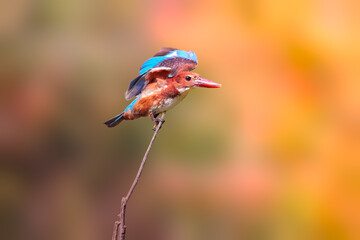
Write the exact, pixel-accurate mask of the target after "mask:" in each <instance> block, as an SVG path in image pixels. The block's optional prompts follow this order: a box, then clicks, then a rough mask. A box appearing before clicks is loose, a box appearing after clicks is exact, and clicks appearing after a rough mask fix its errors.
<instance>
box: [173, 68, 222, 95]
mask: <svg viewBox="0 0 360 240" xmlns="http://www.w3.org/2000/svg"><path fill="white" fill-rule="evenodd" d="M174 82H175V86H176V88H177V89H178V90H179V91H180V92H183V91H186V90H189V89H191V88H193V87H204V88H219V87H221V84H219V83H216V82H213V81H210V80H207V79H205V78H202V77H200V75H199V74H197V73H192V72H181V73H179V74H177V75H176V76H174Z"/></svg>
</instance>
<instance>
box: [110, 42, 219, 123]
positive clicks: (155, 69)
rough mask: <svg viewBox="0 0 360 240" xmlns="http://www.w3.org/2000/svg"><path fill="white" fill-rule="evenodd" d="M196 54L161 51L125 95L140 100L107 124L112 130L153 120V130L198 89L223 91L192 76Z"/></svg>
mask: <svg viewBox="0 0 360 240" xmlns="http://www.w3.org/2000/svg"><path fill="white" fill-rule="evenodd" d="M197 63H198V61H197V56H196V54H195V53H194V52H193V51H189V52H186V51H184V50H178V49H176V48H170V47H166V48H161V49H160V51H159V52H157V53H156V54H155V55H154V56H153V57H152V58H150V59H148V60H147V61H145V62H144V64H143V65H142V66H141V67H140V72H139V75H138V76H137V77H136V78H135V79H133V80H132V81H131V82H130V84H129V88H128V89H127V91H126V92H125V99H126V100H130V99H132V98H133V97H136V98H135V99H134V100H133V101H132V102H131V103H130V104H129V105H128V106H127V107H126V108H125V110H124V111H123V112H122V113H120V114H118V115H117V116H115V117H113V118H111V119H110V120H108V121H106V122H105V125H106V126H108V127H109V128H111V127H115V126H117V125H118V124H119V123H120V122H122V121H123V120H134V119H137V118H140V117H146V116H149V117H150V119H151V120H152V121H153V122H155V125H154V127H153V129H154V130H155V129H156V126H157V125H158V124H159V123H160V122H164V120H163V119H160V118H157V116H158V115H159V114H160V113H162V112H166V111H168V110H170V109H171V108H173V107H175V106H176V105H177V104H178V103H179V102H180V101H181V100H183V99H184V98H185V97H186V95H187V94H188V93H189V92H190V90H192V89H194V88H199V87H203V88H220V87H221V84H219V83H216V82H213V81H210V80H207V79H205V78H202V77H201V76H200V75H199V74H197V73H194V72H190V71H192V70H194V69H195V68H196V66H197Z"/></svg>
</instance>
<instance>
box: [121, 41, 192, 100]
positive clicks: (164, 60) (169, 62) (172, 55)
mask: <svg viewBox="0 0 360 240" xmlns="http://www.w3.org/2000/svg"><path fill="white" fill-rule="evenodd" d="M197 63H198V61H197V56H196V54H195V53H194V52H193V51H189V52H186V51H184V50H178V49H176V48H161V49H160V51H159V52H158V53H156V54H155V55H154V57H152V58H150V59H148V60H147V61H145V63H144V64H143V65H142V66H141V67H140V73H139V76H138V77H136V78H135V79H134V80H132V81H131V82H130V85H129V88H128V90H127V91H126V93H125V99H126V100H129V99H131V98H133V97H134V96H137V95H138V94H140V93H141V91H142V90H143V89H144V88H145V87H146V85H147V84H148V83H149V81H151V80H152V79H149V78H147V76H146V75H147V74H148V72H149V71H150V70H151V69H153V68H156V67H166V68H171V69H172V72H171V73H170V74H169V75H168V77H173V76H175V75H176V74H177V73H178V72H182V71H191V70H193V69H195V67H196V65H197Z"/></svg>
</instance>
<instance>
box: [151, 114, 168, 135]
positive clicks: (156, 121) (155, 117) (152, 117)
mask: <svg viewBox="0 0 360 240" xmlns="http://www.w3.org/2000/svg"><path fill="white" fill-rule="evenodd" d="M159 114H160V113H156V114H155V115H154V114H153V113H150V114H149V116H150V118H151V120H152V121H153V122H155V125H154V127H153V128H152V129H153V130H154V131H155V130H156V127H157V125H158V124H159V123H160V122H161V123H164V122H165V120H164V119H162V118H157V116H159ZM160 128H161V127H160Z"/></svg>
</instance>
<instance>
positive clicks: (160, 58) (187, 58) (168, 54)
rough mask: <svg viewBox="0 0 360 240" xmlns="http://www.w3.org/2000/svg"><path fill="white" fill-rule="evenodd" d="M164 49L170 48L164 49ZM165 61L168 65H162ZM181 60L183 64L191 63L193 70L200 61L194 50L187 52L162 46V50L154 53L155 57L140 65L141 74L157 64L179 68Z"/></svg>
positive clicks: (190, 66)
mask: <svg viewBox="0 0 360 240" xmlns="http://www.w3.org/2000/svg"><path fill="white" fill-rule="evenodd" d="M164 49H169V50H168V51H164ZM160 54H164V55H160ZM169 60H171V61H169ZM164 61H165V62H167V64H166V66H165V65H161V63H163V62H164ZM179 61H180V62H181V65H189V68H191V70H193V69H194V68H195V67H196V65H197V63H198V61H197V56H196V54H195V53H194V52H193V51H189V52H186V51H184V50H177V49H174V48H162V49H161V50H160V52H158V53H156V54H155V55H154V57H152V58H150V59H148V60H147V61H145V62H144V64H143V65H142V66H141V67H140V75H141V74H144V73H146V72H147V71H149V70H150V69H151V68H154V67H157V66H160V67H170V68H179V67H180V66H178V65H179V64H176V63H177V62H179ZM171 64H174V66H171Z"/></svg>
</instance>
